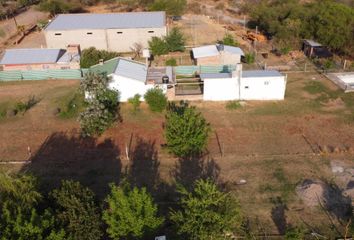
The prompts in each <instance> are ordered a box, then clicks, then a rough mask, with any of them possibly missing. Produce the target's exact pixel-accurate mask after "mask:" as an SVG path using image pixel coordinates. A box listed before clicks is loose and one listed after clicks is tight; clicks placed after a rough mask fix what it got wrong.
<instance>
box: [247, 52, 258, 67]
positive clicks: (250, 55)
mask: <svg viewBox="0 0 354 240" xmlns="http://www.w3.org/2000/svg"><path fill="white" fill-rule="evenodd" d="M255 60H256V56H255V55H254V53H246V54H245V61H246V63H247V64H252V63H254V62H255Z"/></svg>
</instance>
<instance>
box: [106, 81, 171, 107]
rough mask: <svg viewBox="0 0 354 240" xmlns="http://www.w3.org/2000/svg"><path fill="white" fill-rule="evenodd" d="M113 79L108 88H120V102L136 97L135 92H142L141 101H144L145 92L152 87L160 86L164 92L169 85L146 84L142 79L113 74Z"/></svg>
mask: <svg viewBox="0 0 354 240" xmlns="http://www.w3.org/2000/svg"><path fill="white" fill-rule="evenodd" d="M111 76H112V80H111V81H110V83H109V85H108V88H109V89H112V90H118V91H119V93H120V98H119V101H120V102H127V101H128V99H129V98H131V97H134V95H135V94H140V95H141V98H140V100H141V101H144V94H145V93H146V92H147V91H148V90H149V89H151V88H156V87H159V88H161V89H162V90H163V92H164V93H166V91H167V85H165V84H164V85H153V84H147V85H146V84H145V83H143V82H141V81H138V80H134V79H131V78H126V77H122V76H117V75H115V74H112V75H111Z"/></svg>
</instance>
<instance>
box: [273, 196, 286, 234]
mask: <svg viewBox="0 0 354 240" xmlns="http://www.w3.org/2000/svg"><path fill="white" fill-rule="evenodd" d="M271 201H272V203H273V207H272V211H271V216H272V220H273V222H274V224H275V226H276V227H277V229H278V232H279V234H285V233H286V229H287V227H288V225H287V221H286V214H285V211H287V210H288V207H287V205H286V204H285V203H284V202H283V200H282V199H281V197H276V198H275V199H271Z"/></svg>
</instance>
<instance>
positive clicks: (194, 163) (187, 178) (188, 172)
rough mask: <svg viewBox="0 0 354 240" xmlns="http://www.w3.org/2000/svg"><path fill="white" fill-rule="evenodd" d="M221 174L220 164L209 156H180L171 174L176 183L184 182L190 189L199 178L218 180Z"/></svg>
mask: <svg viewBox="0 0 354 240" xmlns="http://www.w3.org/2000/svg"><path fill="white" fill-rule="evenodd" d="M219 174H220V167H219V165H218V164H217V163H216V162H215V161H214V159H212V158H210V157H209V156H193V157H185V158H180V159H178V160H177V162H176V164H175V166H174V168H173V169H172V171H171V176H172V177H173V178H174V179H175V181H176V183H179V184H182V185H183V186H184V187H186V188H187V189H189V190H190V189H191V188H192V187H193V185H194V182H195V181H196V180H198V179H210V180H211V181H214V182H217V181H218V178H219Z"/></svg>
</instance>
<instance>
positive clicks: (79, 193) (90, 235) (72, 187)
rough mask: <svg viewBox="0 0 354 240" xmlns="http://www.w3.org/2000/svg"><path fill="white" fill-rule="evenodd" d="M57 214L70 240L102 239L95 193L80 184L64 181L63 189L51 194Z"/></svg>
mask: <svg viewBox="0 0 354 240" xmlns="http://www.w3.org/2000/svg"><path fill="white" fill-rule="evenodd" d="M51 195H52V197H53V199H54V202H55V206H56V214H57V217H58V219H59V220H60V223H61V226H62V227H63V228H64V229H66V232H67V234H68V239H75V240H86V239H91V240H95V239H97V240H99V239H101V238H102V235H103V233H102V222H101V216H100V210H99V208H98V207H97V204H96V202H95V195H94V193H93V192H92V191H91V190H90V189H89V188H87V187H84V186H82V185H81V184H80V183H79V182H74V181H68V180H66V181H62V184H61V187H60V188H58V189H55V190H53V192H52V193H51Z"/></svg>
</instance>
